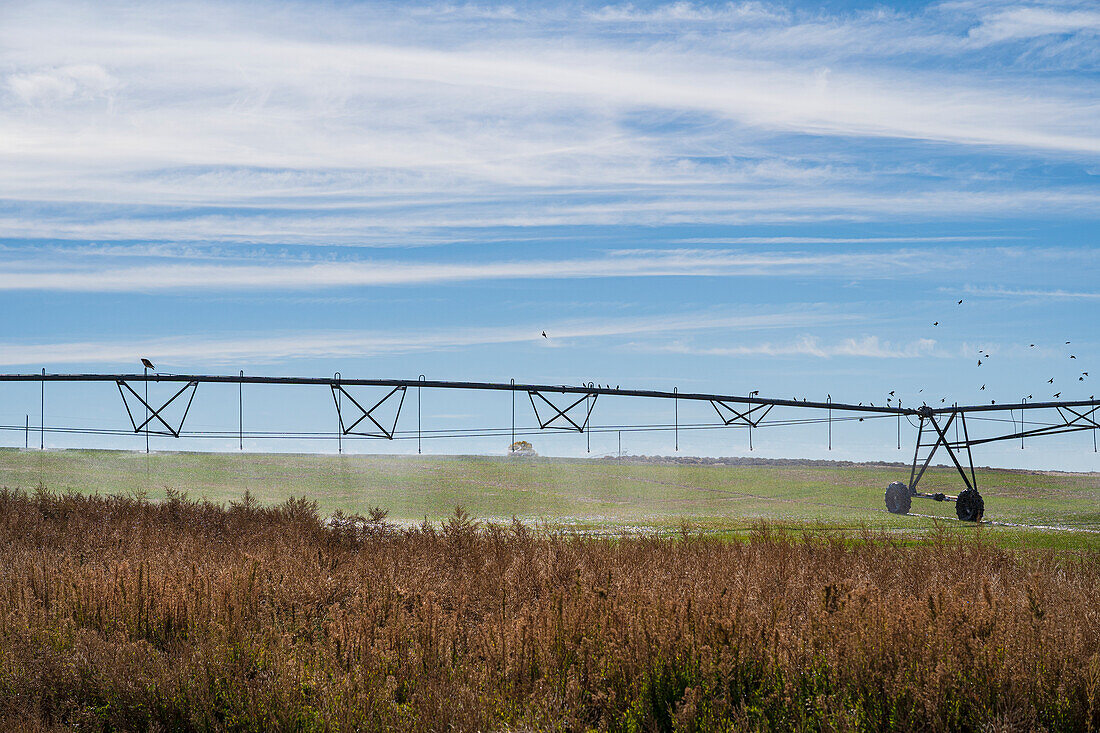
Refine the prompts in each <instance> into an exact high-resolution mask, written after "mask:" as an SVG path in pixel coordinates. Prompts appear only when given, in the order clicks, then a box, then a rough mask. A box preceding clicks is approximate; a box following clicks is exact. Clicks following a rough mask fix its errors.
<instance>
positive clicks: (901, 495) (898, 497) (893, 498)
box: [886, 481, 913, 514]
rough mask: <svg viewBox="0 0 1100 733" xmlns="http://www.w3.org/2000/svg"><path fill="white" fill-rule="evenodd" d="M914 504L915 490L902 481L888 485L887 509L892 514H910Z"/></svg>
mask: <svg viewBox="0 0 1100 733" xmlns="http://www.w3.org/2000/svg"><path fill="white" fill-rule="evenodd" d="M911 506H913V492H911V491H910V490H909V487H908V486H906V485H905V484H904V483H902V482H901V481H895V482H894V483H892V484H890V485H889V486H887V487H886V511H888V512H890V513H891V514H908V513H909V508H910V507H911Z"/></svg>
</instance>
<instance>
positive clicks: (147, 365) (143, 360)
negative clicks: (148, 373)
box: [141, 356, 156, 369]
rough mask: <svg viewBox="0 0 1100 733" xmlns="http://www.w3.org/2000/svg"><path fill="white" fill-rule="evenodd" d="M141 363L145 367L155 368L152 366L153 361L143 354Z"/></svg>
mask: <svg viewBox="0 0 1100 733" xmlns="http://www.w3.org/2000/svg"><path fill="white" fill-rule="evenodd" d="M141 365H142V366H143V367H145V368H146V369H156V367H155V366H153V362H151V361H149V360H148V359H146V358H145V357H144V356H143V357H142V358H141Z"/></svg>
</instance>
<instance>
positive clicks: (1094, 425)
mask: <svg viewBox="0 0 1100 733" xmlns="http://www.w3.org/2000/svg"><path fill="white" fill-rule="evenodd" d="M1054 409H1056V410H1057V411H1058V417H1059V418H1061V420H1062V422H1060V423H1054V424H1052V425H1041V426H1039V427H1035V428H1030V429H1028V430H1024V429H1023V427H1022V425H1023V420H1022V419H1021V421H1020V424H1021V428H1020V430H1017V431H1016V432H1014V433H1011V434H1008V435H997V436H994V437H992V438H980V439H978V440H971V441H969V444H970V445H981V444H983V443H993V442H995V441H998V440H1015V439H1017V438H1021V439H1022V438H1030V437H1031V436H1033V435H1058V434H1059V433H1075V432H1077V431H1079V430H1097V429H1100V423H1098V422H1097V415H1096V412H1097V410H1100V405H1096V406H1094V407H1092V409H1085V408H1078V409H1074V408H1073V407H1066V406H1064V405H1056V406H1055V407H1054ZM1078 410H1080V412H1078ZM1067 412H1068V413H1069V415H1066V413H1067Z"/></svg>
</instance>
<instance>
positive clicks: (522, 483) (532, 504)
mask: <svg viewBox="0 0 1100 733" xmlns="http://www.w3.org/2000/svg"><path fill="white" fill-rule="evenodd" d="M957 478H958V477H957V475H956V474H955V473H954V472H953V471H951V470H948V469H946V468H935V469H930V470H929V473H928V474H927V475H926V476H925V479H924V480H923V481H922V484H921V488H922V490H924V491H936V490H939V491H944V492H947V493H955V492H957V491H958V488H959V484H958V482H957ZM897 479H903V480H906V479H908V470H907V469H904V468H900V467H889V466H844V467H835V466H811V465H807V466H715V465H685V464H676V463H665V464H652V463H636V462H630V461H623V462H617V461H612V460H579V459H553V458H533V459H532V458H524V459H516V458H511V459H509V458H503V457H500V458H494V457H484V456H454V457H423V458H417V457H396V456H364V455H356V456H347V455H345V456H333V455H301V454H270V453H266V454H250V453H245V454H228V453H159V454H158V453H154V454H152V455H146V454H144V453H131V452H115V451H85V450H80V451H77V450H68V451H45V452H40V451H17V450H0V486H6V487H9V488H22V489H28V490H30V489H34V488H35V487H37V486H40V485H41V486H45V487H46V488H49V489H52V490H55V491H78V492H82V493H101V494H114V493H120V494H130V495H135V494H136V495H145V496H148V497H149V498H153V499H156V498H160V497H163V496H164V494H165V492H166V490H173V491H179V492H186V493H187V494H188V495H189V496H191V497H192V498H205V499H209V500H211V501H215V502H227V501H233V500H237V499H239V498H240V497H241V496H242V495H243V494H244V492H245V491H248V492H251V494H252V495H253V496H254V497H255V498H256V499H257V500H258V501H260V502H261V503H264V504H275V503H279V502H282V501H283V500H285V499H286V498H287V497H289V496H307V497H309V498H311V499H314V500H316V501H317V502H318V503H319V505H320V508H321V510H322V512H326V513H331V512H333V511H335V510H337V509H339V510H343V511H345V512H360V513H362V512H366V511H367V509H368V508H369V507H372V506H379V507H382V508H384V509H387V510H389V512H390V518H391V519H392V520H395V521H398V522H402V523H413V522H419V521H421V520H423V519H425V518H426V519H429V520H432V521H437V520H441V519H444V518H446V517H447V516H449V515H451V514H452V512H453V511H454V507H455V506H456V505H461V506H463V507H464V508H465V509H466V510H467V511H468V512H469V513H470V514H471V515H473V516H475V517H478V518H481V519H486V520H497V521H503V520H510V519H511V517H512V516H513V515H514V516H516V517H519V518H520V519H522V520H524V521H527V522H541V523H546V524H549V525H552V526H575V527H578V528H580V529H586V530H609V531H621V530H671V529H676V528H678V527H679V526H680V525H681V524H682V523H683V522H684V521H686V522H688V523H689V524H691V525H692V526H694V527H697V528H701V529H714V530H738V529H743V528H746V527H749V526H751V525H752V524H753V523H755V522H758V521H760V520H767V521H771V522H780V523H789V524H794V525H805V524H814V523H822V524H826V525H829V526H832V527H853V528H855V527H859V526H862V525H866V526H869V527H874V528H883V529H898V530H906V529H908V530H914V529H927V528H928V527H930V526H933V525H934V524H935V520H934V519H932V518H931V517H933V516H939V517H945V518H948V519H949V520H950V521H949V522H947V524H948V525H950V528H951V529H952V530H957V531H970V530H972V527H971V526H969V525H963V524H962V523H959V522H957V521H956V520H955V519H954V505H953V504H950V503H942V504H941V503H937V502H932V501H922V500H915V501H914V503H913V509H912V512H913V515H910V516H895V515H892V514H889V513H888V512H886V510H885V507H884V505H883V498H882V496H883V490H884V488H885V486H886V485H887V484H888V483H889V482H891V481H894V480H897ZM978 481H979V486H980V487H981V491H982V494H983V496H984V497H985V500H986V519H987V520H991V521H992V522H993V523H994V524H988V523H987V524H986V525H985V526H986V527H987V528H989V530H990V533H991V535H992V536H995V537H998V538H1003V539H1005V540H1009V541H1017V540H1021V539H1028V540H1030V541H1029V543H1038V544H1054V545H1063V544H1069V545H1072V546H1088V547H1095V548H1100V474H1095V473H1093V474H1055V473H1036V472H1024V471H1009V470H982V471H979V475H978ZM914 515H920V516H914ZM1002 522H1003V523H1013V524H1021V525H1029V526H1030V527H1035V526H1057V527H1063V528H1072V529H1075V530H1092V531H1068V530H1066V529H1061V530H1043V531H1036V530H1033V529H1029V528H1027V527H1025V528H1013V527H1007V526H1000V525H998V524H997V523H1002Z"/></svg>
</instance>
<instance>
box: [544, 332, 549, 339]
mask: <svg viewBox="0 0 1100 733" xmlns="http://www.w3.org/2000/svg"><path fill="white" fill-rule="evenodd" d="M542 337H543V338H544V339H548V338H550V337H549V336H547V335H546V331H543V332H542Z"/></svg>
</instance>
